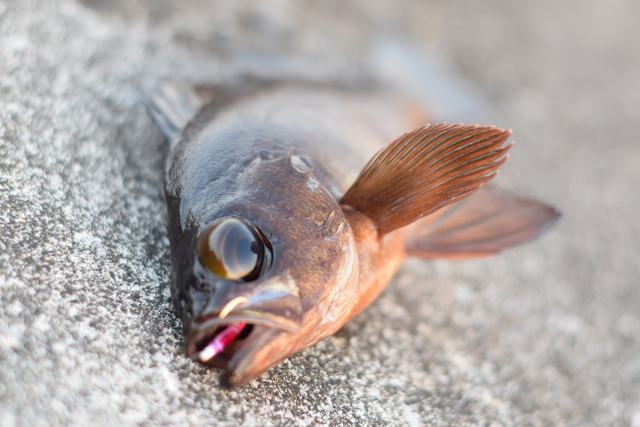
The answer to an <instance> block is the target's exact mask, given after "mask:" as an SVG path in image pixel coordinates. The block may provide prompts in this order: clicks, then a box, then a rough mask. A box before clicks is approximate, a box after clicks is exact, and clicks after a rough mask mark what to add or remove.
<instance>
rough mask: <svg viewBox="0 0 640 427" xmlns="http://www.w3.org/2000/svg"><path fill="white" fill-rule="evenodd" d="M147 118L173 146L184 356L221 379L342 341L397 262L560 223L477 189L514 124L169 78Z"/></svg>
mask: <svg viewBox="0 0 640 427" xmlns="http://www.w3.org/2000/svg"><path fill="white" fill-rule="evenodd" d="M150 110H151V114H152V116H153V117H154V119H155V120H156V122H157V123H158V124H159V126H160V128H161V129H162V131H163V133H164V134H165V135H166V136H167V139H168V140H169V142H170V146H169V150H168V155H167V162H166V173H165V194H166V199H167V204H168V217H169V237H170V242H171V258H172V263H173V280H172V287H171V290H172V298H173V301H174V304H175V307H176V309H177V311H178V313H179V314H180V315H181V317H182V320H183V325H184V330H185V346H186V354H187V355H188V356H190V357H192V358H193V359H195V360H197V361H199V362H200V363H204V364H207V365H211V366H217V367H221V368H223V369H224V373H223V375H222V382H223V384H226V385H229V386H237V385H241V384H244V383H246V382H248V381H250V380H251V379H253V378H255V377H257V376H258V375H260V374H261V373H263V372H265V371H266V370H267V369H269V368H270V367H272V366H274V365H276V364H277V363H278V362H280V361H282V360H283V359H285V358H286V357H288V356H290V355H292V354H294V353H296V352H298V351H300V350H302V349H304V348H305V347H308V346H310V345H313V344H314V343H316V342H318V341H319V340H321V339H322V338H324V337H327V336H329V335H332V334H333V333H335V332H336V331H337V330H338V329H340V328H341V327H342V326H343V325H344V324H345V323H346V322H348V321H349V320H350V319H351V318H353V317H354V316H355V315H357V314H358V313H360V312H361V311H362V310H363V309H364V308H365V307H367V306H368V305H369V304H370V303H371V302H372V301H373V300H374V299H375V298H376V297H377V296H378V295H379V294H380V293H381V291H382V290H383V288H384V287H385V286H386V285H387V284H388V283H389V281H390V279H391V277H392V276H393V274H394V272H395V271H396V270H397V268H398V266H399V265H400V263H401V262H402V261H403V260H404V259H405V258H406V257H408V256H414V257H421V258H425V259H434V258H472V257H480V256H487V255H491V254H495V253H498V252H499V251H501V250H503V249H505V248H508V247H511V246H513V245H516V244H520V243H523V242H526V241H528V240H530V239H532V238H534V237H535V236H537V235H538V234H539V233H540V232H541V231H542V230H543V229H544V228H546V227H547V226H548V225H549V224H551V223H552V222H553V221H554V220H555V219H556V218H557V217H558V212H557V211H556V210H555V209H553V208H551V207H549V206H547V205H544V204H542V203H539V202H537V201H534V200H531V199H527V198H522V197H518V196H516V195H514V194H512V193H511V192H509V191H506V190H502V189H499V188H498V187H495V186H493V185H485V184H486V183H487V182H488V181H490V180H491V179H492V178H493V177H494V176H495V175H496V174H497V172H498V169H499V168H500V166H501V165H502V164H503V163H504V162H505V160H506V159H507V156H508V155H507V152H508V150H509V148H510V144H507V143H506V141H507V139H508V137H509V135H510V132H509V131H505V130H501V129H498V128H495V127H492V126H478V125H473V126H469V125H461V124H427V125H425V124H424V123H425V119H424V116H423V115H421V114H416V111H417V110H416V108H415V105H414V104H412V103H411V102H407V101H406V100H405V99H401V98H399V97H397V96H395V95H390V94H389V93H387V92H385V91H382V90H372V89H367V90H356V89H353V88H344V87H337V86H335V85H332V84H320V83H317V82H315V83H307V82H301V81H296V82H293V81H286V82H284V81H282V82H277V81H260V80H258V79H256V80H246V81H241V82H238V83H235V84H232V83H230V84H227V85H219V86H213V87H204V86H193V85H165V86H163V89H162V90H161V91H160V92H159V94H158V96H157V97H155V98H154V100H153V104H152V105H151V108H150ZM407 129H414V130H412V131H410V132H407V133H403V132H405V131H406V130H407ZM398 135H400V136H398Z"/></svg>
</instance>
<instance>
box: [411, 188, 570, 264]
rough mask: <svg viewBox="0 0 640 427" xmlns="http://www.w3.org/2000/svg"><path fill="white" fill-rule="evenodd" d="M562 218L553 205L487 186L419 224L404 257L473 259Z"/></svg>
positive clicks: (531, 236) (526, 237) (524, 238)
mask: <svg viewBox="0 0 640 427" xmlns="http://www.w3.org/2000/svg"><path fill="white" fill-rule="evenodd" d="M559 217H560V213H559V212H558V211H557V210H555V209H554V208H552V207H551V206H548V205H545V204H542V203H540V202H538V201H535V200H532V199H527V198H523V197H519V196H517V195H515V194H513V193H511V192H510V191H507V190H503V189H500V188H498V187H496V186H494V185H487V186H485V187H483V188H481V189H480V190H478V191H477V192H476V193H475V194H474V195H472V196H470V197H469V198H467V199H465V200H464V201H462V202H460V203H458V204H455V205H452V206H449V207H447V208H445V209H442V210H441V211H438V212H436V213H435V214H434V215H431V216H430V217H427V218H425V219H424V220H422V221H420V222H419V223H417V224H416V225H415V226H413V227H416V228H417V229H416V231H415V232H412V233H410V234H411V236H412V237H411V238H410V240H409V242H408V243H407V253H408V254H409V255H410V256H415V257H420V258H454V259H456V258H457V259H464V258H477V257H484V256H489V255H493V254H497V253H498V252H500V251H502V250H503V249H506V248H509V247H511V246H515V245H519V244H521V243H525V242H528V241H529V240H532V239H534V238H535V237H537V236H538V235H540V234H541V233H542V232H543V231H544V230H546V229H547V228H548V227H549V226H551V225H552V224H553V223H554V222H555V221H556V220H557V219H558V218H559Z"/></svg>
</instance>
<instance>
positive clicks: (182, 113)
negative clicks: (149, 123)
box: [146, 81, 219, 144]
mask: <svg viewBox="0 0 640 427" xmlns="http://www.w3.org/2000/svg"><path fill="white" fill-rule="evenodd" d="M218 90H219V89H218V88H217V87H216V86H204V85H197V84H193V83H187V82H174V81H165V82H162V83H161V84H159V85H158V86H157V87H156V88H155V90H154V92H153V94H152V96H151V97H150V98H149V99H148V100H147V103H146V106H147V111H148V113H149V115H150V116H151V117H152V118H153V120H154V121H155V122H156V124H157V125H158V127H159V128H160V130H161V131H162V133H163V134H164V135H165V136H166V137H167V139H168V140H169V143H170V144H173V143H174V142H176V141H177V139H178V138H179V137H180V134H181V133H182V131H183V130H184V128H185V126H186V125H187V123H188V122H189V121H190V120H191V119H192V118H193V117H194V116H195V115H196V113H198V111H199V110H200V109H201V108H202V107H203V106H204V105H205V104H207V103H208V102H210V101H211V99H213V98H214V97H215V96H216V92H217V91H218Z"/></svg>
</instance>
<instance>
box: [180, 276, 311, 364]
mask: <svg viewBox="0 0 640 427" xmlns="http://www.w3.org/2000/svg"><path fill="white" fill-rule="evenodd" d="M302 320H303V310H302V302H301V299H300V296H299V294H298V292H297V288H296V287H295V284H294V283H292V281H291V280H271V281H269V282H268V283H263V284H261V285H258V286H255V287H251V286H246V285H239V286H237V287H236V288H235V290H234V291H233V292H225V295H221V294H220V292H216V293H214V294H211V295H210V296H209V298H208V302H207V303H206V304H204V306H203V309H202V310H200V312H199V313H194V317H193V318H192V320H190V321H189V322H188V324H187V325H186V330H185V350H186V354H187V356H189V357H192V358H196V359H199V360H200V361H201V362H203V363H208V362H209V360H213V359H214V356H217V355H218V354H223V353H225V352H226V353H227V354H229V353H230V352H229V351H227V350H230V349H232V348H233V347H234V343H235V341H236V340H242V339H246V340H247V341H248V340H249V339H250V338H251V336H252V335H256V333H255V332H256V331H264V330H274V331H275V330H284V331H288V332H295V331H297V330H298V329H300V327H301V325H302ZM231 352H232V351H231ZM212 355H213V356H212ZM216 359H218V358H216ZM218 361H219V360H218ZM214 364H215V363H214Z"/></svg>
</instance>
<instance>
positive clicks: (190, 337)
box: [178, 153, 358, 385]
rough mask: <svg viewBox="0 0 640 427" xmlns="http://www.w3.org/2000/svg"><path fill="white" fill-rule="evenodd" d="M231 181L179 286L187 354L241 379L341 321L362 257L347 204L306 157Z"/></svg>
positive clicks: (249, 170)
mask: <svg viewBox="0 0 640 427" xmlns="http://www.w3.org/2000/svg"><path fill="white" fill-rule="evenodd" d="M232 175H233V173H232ZM225 185H226V191H227V193H226V194H227V196H226V197H221V198H219V199H218V200H217V201H216V202H215V204H214V206H213V207H212V208H211V209H210V211H209V212H208V214H207V215H206V216H205V220H204V221H201V223H200V224H199V225H198V227H197V229H195V230H194V233H193V238H192V252H191V254H190V259H191V262H190V263H186V264H185V266H184V267H185V268H183V269H182V271H179V272H178V276H179V277H178V281H179V283H178V285H179V286H178V288H179V292H180V295H181V296H180V300H181V301H182V310H183V313H184V314H185V316H184V318H185V327H186V332H185V333H186V339H185V344H186V352H187V355H189V356H191V357H193V358H196V359H198V360H200V361H201V362H203V363H205V364H208V365H214V366H218V367H222V368H224V369H225V374H224V375H223V378H224V381H225V382H226V383H227V384H231V385H238V384H242V383H245V382H247V381H248V380H250V379H252V378H254V377H255V376H257V375H259V374H260V373H262V372H263V371H265V370H266V369H267V368H269V367H270V366H273V365H275V364H276V363H277V362H279V361H281V360H282V359H284V358H286V357H287V356H289V355H291V354H292V353H294V352H296V351H299V350H300V349H302V348H304V347H306V346H308V345H311V344H313V343H314V342H316V341H318V340H319V339H321V338H323V337H325V336H327V335H329V334H331V333H334V332H335V331H336V330H337V329H338V328H339V327H340V326H342V324H343V323H344V320H345V319H346V317H347V315H348V311H349V308H350V306H351V305H352V304H354V298H355V295H356V290H355V287H356V286H355V285H356V282H357V275H358V262H357V259H358V257H357V250H356V244H355V241H354V237H353V233H352V230H351V228H350V225H349V222H348V221H347V219H346V218H345V215H344V212H343V211H342V208H341V207H340V205H339V203H338V201H337V200H336V198H335V197H334V196H333V195H332V194H331V193H330V192H329V191H328V190H327V188H326V187H325V186H324V185H323V184H322V183H321V182H320V180H319V179H318V178H317V177H316V175H315V174H314V171H313V169H312V168H311V167H310V166H309V163H308V161H306V160H305V159H303V158H301V157H298V156H296V155H293V154H292V153H289V154H287V155H283V156H280V157H276V158H270V159H264V158H259V160H257V161H253V162H251V163H250V164H248V165H246V166H245V167H244V168H243V169H242V172H241V173H237V174H235V175H233V179H230V180H229V181H228V182H227V183H226V184H225ZM218 194H220V192H218ZM233 328H236V329H238V330H237V331H235V332H233V331H231V329H233ZM230 331H231V332H230ZM222 334H227V335H229V336H231V338H232V339H231V340H230V343H227V341H225V340H227V338H226V336H227V335H225V337H223V338H224V339H223V338H221V336H222ZM216 340H217V341H224V342H222V343H220V342H218V343H217V344H216V342H217V341H216ZM212 346H213V347H216V346H217V347H216V349H215V350H214V349H213V347H212ZM214 353H215V356H214V357H212V356H211V355H212V354H214Z"/></svg>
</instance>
